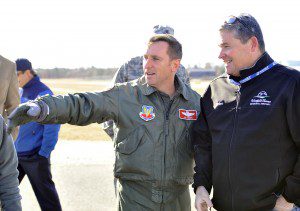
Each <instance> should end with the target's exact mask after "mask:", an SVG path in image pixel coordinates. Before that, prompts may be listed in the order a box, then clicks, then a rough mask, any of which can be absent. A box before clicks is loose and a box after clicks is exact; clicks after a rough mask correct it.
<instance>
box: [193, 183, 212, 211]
mask: <svg viewBox="0 0 300 211" xmlns="http://www.w3.org/2000/svg"><path fill="white" fill-rule="evenodd" d="M211 207H213V204H212V202H211V200H210V198H209V194H208V192H207V190H206V189H205V187H203V186H199V187H198V188H197V191H196V197H195V208H196V209H197V211H208V208H211Z"/></svg>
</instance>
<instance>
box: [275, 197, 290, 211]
mask: <svg viewBox="0 0 300 211" xmlns="http://www.w3.org/2000/svg"><path fill="white" fill-rule="evenodd" d="M293 206H294V204H293V203H289V202H287V201H286V200H285V198H284V197H283V196H282V195H280V196H279V197H278V199H277V200H276V204H275V207H274V210H276V211H291V210H292V209H293Z"/></svg>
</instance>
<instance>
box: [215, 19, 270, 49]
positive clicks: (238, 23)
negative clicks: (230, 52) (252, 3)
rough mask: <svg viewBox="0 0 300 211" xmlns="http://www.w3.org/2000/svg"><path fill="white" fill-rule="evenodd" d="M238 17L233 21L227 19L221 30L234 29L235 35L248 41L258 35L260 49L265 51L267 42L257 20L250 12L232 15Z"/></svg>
mask: <svg viewBox="0 0 300 211" xmlns="http://www.w3.org/2000/svg"><path fill="white" fill-rule="evenodd" d="M230 17H231V18H236V19H235V20H234V21H233V22H232V23H229V22H228V21H225V22H224V24H223V25H222V26H221V28H220V31H223V30H227V31H233V32H234V34H235V37H236V38H237V39H239V40H241V42H242V43H246V42H247V41H248V40H249V39H250V38H251V37H253V36H254V37H256V39H257V40H258V44H259V49H260V51H261V52H262V53H264V52H265V42H264V37H263V34H262V31H261V28H260V26H259V24H258V22H257V20H256V19H255V18H254V17H253V16H252V15H250V14H247V13H242V14H240V15H239V16H237V17H235V16H230Z"/></svg>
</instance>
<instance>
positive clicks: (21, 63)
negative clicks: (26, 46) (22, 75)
mask: <svg viewBox="0 0 300 211" xmlns="http://www.w3.org/2000/svg"><path fill="white" fill-rule="evenodd" d="M16 66H17V71H22V72H25V71H26V70H30V73H31V74H32V75H33V76H36V75H37V73H36V72H35V71H34V70H33V69H32V65H31V62H30V61H29V60H28V59H25V58H20V59H17V60H16Z"/></svg>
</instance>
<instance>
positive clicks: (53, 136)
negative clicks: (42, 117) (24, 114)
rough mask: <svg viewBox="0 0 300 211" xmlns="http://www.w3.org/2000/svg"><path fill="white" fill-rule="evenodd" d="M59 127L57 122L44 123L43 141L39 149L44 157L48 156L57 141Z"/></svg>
mask: <svg viewBox="0 0 300 211" xmlns="http://www.w3.org/2000/svg"><path fill="white" fill-rule="evenodd" d="M59 129H60V125H58V124H53V125H52V124H51V125H50V124H49V125H44V133H43V141H42V146H41V149H40V151H39V154H40V155H41V156H44V157H46V158H48V157H49V156H50V154H51V152H52V150H53V149H54V147H55V145H56V143H57V140H58V132H59Z"/></svg>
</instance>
